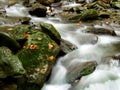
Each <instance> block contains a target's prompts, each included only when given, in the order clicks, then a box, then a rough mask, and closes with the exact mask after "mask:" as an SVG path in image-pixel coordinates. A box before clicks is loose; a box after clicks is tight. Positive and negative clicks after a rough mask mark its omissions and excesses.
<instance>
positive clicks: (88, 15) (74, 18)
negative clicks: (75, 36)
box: [57, 9, 98, 22]
mask: <svg viewBox="0 0 120 90" xmlns="http://www.w3.org/2000/svg"><path fill="white" fill-rule="evenodd" d="M57 16H59V17H60V18H61V19H62V20H63V21H65V22H79V21H80V20H82V21H85V20H93V19H97V17H98V13H97V10H96V9H84V10H83V11H81V12H80V13H71V12H62V13H59V14H58V15H57Z"/></svg>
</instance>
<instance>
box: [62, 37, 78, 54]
mask: <svg viewBox="0 0 120 90" xmlns="http://www.w3.org/2000/svg"><path fill="white" fill-rule="evenodd" d="M60 47H61V49H62V51H63V52H64V53H69V52H71V51H73V50H75V49H77V46H75V45H74V44H72V43H70V42H69V41H66V40H64V39H62V40H61V44H60Z"/></svg>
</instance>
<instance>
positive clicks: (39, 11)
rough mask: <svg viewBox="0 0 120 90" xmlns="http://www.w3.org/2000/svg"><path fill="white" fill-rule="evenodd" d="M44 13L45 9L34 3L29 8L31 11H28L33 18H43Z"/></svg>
mask: <svg viewBox="0 0 120 90" xmlns="http://www.w3.org/2000/svg"><path fill="white" fill-rule="evenodd" d="M44 1H45V0H44ZM46 11H47V8H46V7H45V6H44V5H42V4H39V3H35V4H33V6H32V7H31V9H30V10H29V13H30V15H33V16H37V17H45V16H46Z"/></svg>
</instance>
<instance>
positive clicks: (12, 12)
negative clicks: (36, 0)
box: [5, 4, 28, 17]
mask: <svg viewBox="0 0 120 90" xmlns="http://www.w3.org/2000/svg"><path fill="white" fill-rule="evenodd" d="M5 10H6V13H7V14H6V15H7V16H11V17H27V16H28V10H27V8H26V7H24V6H23V5H21V4H15V5H14V6H10V7H6V8H5Z"/></svg>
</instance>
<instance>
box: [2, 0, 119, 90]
mask: <svg viewBox="0 0 120 90" xmlns="http://www.w3.org/2000/svg"><path fill="white" fill-rule="evenodd" d="M0 2H3V3H4V0H0ZM26 11H27V9H26V8H25V7H24V6H22V5H20V4H16V5H14V6H11V7H6V12H7V15H8V16H19V17H24V16H27V17H30V18H31V22H32V23H34V24H38V23H39V22H43V21H45V22H48V23H51V24H53V25H54V26H55V28H56V29H57V30H58V32H59V33H60V35H61V37H62V38H63V39H65V40H67V41H69V42H71V43H72V44H74V45H76V46H77V49H76V50H73V51H71V52H70V53H68V54H66V55H65V56H63V57H60V58H58V60H57V63H56V65H55V66H54V67H53V69H52V74H51V76H50V79H49V80H48V81H47V82H46V83H45V84H44V86H43V88H42V89H41V90H120V85H119V83H120V62H119V60H114V59H112V58H105V57H108V56H113V55H117V56H119V53H120V50H119V46H120V45H119V44H120V37H119V34H120V32H119V29H120V27H118V26H117V25H115V24H113V23H111V24H110V25H107V24H105V23H102V25H99V24H98V25H97V24H96V25H94V26H95V27H104V28H113V29H114V30H115V32H116V33H117V35H118V36H116V37H115V36H114V37H113V36H109V35H99V36H98V37H96V35H94V34H88V33H83V32H82V31H84V30H85V29H86V28H87V27H89V25H85V24H82V25H78V24H76V23H74V24H73V23H62V22H61V20H60V19H59V18H38V17H33V16H30V15H29V14H28V13H26ZM116 43H117V46H118V47H117V46H116ZM88 61H96V62H97V63H98V66H97V68H96V69H95V71H94V72H93V73H91V74H89V75H87V76H83V77H82V78H81V79H80V81H79V82H78V83H77V84H76V85H71V84H69V83H67V81H66V77H67V76H66V75H67V72H68V69H67V66H69V67H73V66H76V65H77V63H82V62H88Z"/></svg>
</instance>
